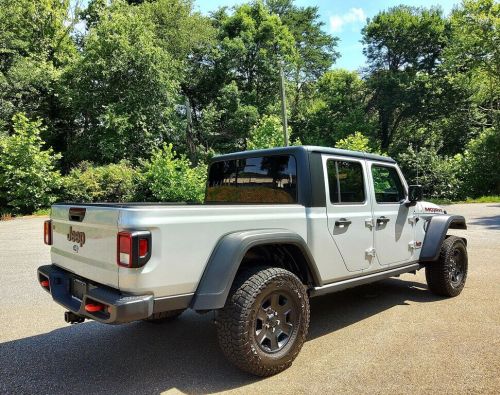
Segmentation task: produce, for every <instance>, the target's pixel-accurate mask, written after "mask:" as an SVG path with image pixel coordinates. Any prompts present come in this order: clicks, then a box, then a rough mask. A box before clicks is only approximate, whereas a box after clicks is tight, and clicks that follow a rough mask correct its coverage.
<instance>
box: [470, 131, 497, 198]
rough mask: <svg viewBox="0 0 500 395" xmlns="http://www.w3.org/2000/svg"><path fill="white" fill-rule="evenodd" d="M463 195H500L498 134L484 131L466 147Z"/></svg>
mask: <svg viewBox="0 0 500 395" xmlns="http://www.w3.org/2000/svg"><path fill="white" fill-rule="evenodd" d="M461 167H462V170H463V174H462V178H463V185H462V190H463V194H464V195H466V196H469V197H478V196H483V195H499V194H500V132H499V131H497V130H495V129H494V128H491V129H486V130H484V131H483V132H481V133H480V134H479V136H477V137H476V138H475V139H472V140H471V141H469V143H468V144H467V146H466V150H465V153H464V155H463V161H462V166H461Z"/></svg>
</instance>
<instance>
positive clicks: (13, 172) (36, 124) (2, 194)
mask: <svg viewBox="0 0 500 395" xmlns="http://www.w3.org/2000/svg"><path fill="white" fill-rule="evenodd" d="M12 121H13V128H14V133H13V134H12V135H11V136H3V137H0V206H2V207H6V208H7V209H9V210H10V211H11V212H12V213H32V212H33V211H35V210H38V209H40V208H42V207H47V206H49V205H50V204H51V203H53V202H54V201H55V200H56V194H57V191H58V189H59V187H60V181H61V176H60V174H59V171H57V170H55V165H56V162H57V161H58V160H59V159H60V158H61V155H60V154H56V153H54V151H53V150H52V149H50V148H49V149H47V150H43V149H42V148H43V145H44V144H45V143H44V142H43V141H42V139H41V138H40V133H41V131H42V130H43V127H42V122H41V121H40V120H36V121H30V120H29V119H28V118H27V117H26V115H24V114H22V113H19V114H16V115H14V117H13V118H12Z"/></svg>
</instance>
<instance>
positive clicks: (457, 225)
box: [420, 215, 467, 262]
mask: <svg viewBox="0 0 500 395" xmlns="http://www.w3.org/2000/svg"><path fill="white" fill-rule="evenodd" d="M450 228H451V229H467V225H466V223H465V218H464V217H462V216H461V215H435V216H433V217H431V219H430V222H429V225H428V226H427V231H426V233H425V237H424V242H423V245H422V251H421V252H420V261H421V262H433V261H436V260H437V259H438V258H439V251H440V250H441V245H442V244H443V241H444V239H445V237H446V233H447V232H448V229H450Z"/></svg>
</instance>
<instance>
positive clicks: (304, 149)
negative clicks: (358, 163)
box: [211, 145, 396, 163]
mask: <svg viewBox="0 0 500 395" xmlns="http://www.w3.org/2000/svg"><path fill="white" fill-rule="evenodd" d="M308 152H320V153H323V154H330V155H338V156H347V157H351V158H362V159H370V160H375V161H379V162H388V163H396V161H395V160H394V159H392V158H390V157H388V156H382V155H376V154H369V153H367V152H360V151H349V150H345V149H338V148H329V147H318V146H313V145H300V146H292V147H278V148H268V149H260V150H251V151H241V152H232V153H230V154H224V155H217V156H214V157H213V158H212V160H211V162H217V161H220V160H228V159H237V158H251V157H255V156H263V155H283V154H287V155H291V154H294V153H301V154H303V153H308Z"/></svg>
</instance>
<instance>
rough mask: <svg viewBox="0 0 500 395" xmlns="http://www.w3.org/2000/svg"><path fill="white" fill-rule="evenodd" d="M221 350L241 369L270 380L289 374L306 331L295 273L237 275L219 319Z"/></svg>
mask: <svg viewBox="0 0 500 395" xmlns="http://www.w3.org/2000/svg"><path fill="white" fill-rule="evenodd" d="M217 324H218V326H217V332H218V338H219V344H220V347H221V349H222V351H223V353H224V354H225V356H226V357H227V358H228V359H229V360H230V361H231V362H232V363H234V364H235V365H236V366H237V367H239V368H240V369H242V370H244V371H246V372H249V373H252V374H255V375H258V376H271V375H273V374H276V373H279V372H281V371H283V370H285V369H286V368H288V367H289V366H290V365H291V364H292V362H293V360H294V359H295V357H296V356H297V355H298V353H299V351H300V349H301V348H302V345H303V344H304V341H305V339H306V336H307V331H308V328H309V299H308V296H307V293H306V289H305V287H304V285H303V284H302V283H301V281H300V280H299V279H298V278H297V276H295V275H294V274H293V273H291V272H289V271H287V270H284V269H281V268H265V267H264V268H263V267H260V268H253V269H250V270H249V271H244V272H242V273H240V274H239V275H238V276H237V278H236V279H235V283H234V285H233V287H232V289H231V292H230V294H229V296H228V299H227V301H226V305H225V306H224V308H223V309H222V310H220V311H219V313H218V317H217Z"/></svg>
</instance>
